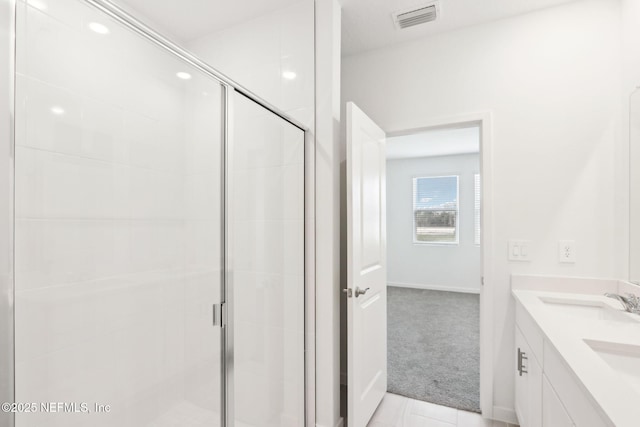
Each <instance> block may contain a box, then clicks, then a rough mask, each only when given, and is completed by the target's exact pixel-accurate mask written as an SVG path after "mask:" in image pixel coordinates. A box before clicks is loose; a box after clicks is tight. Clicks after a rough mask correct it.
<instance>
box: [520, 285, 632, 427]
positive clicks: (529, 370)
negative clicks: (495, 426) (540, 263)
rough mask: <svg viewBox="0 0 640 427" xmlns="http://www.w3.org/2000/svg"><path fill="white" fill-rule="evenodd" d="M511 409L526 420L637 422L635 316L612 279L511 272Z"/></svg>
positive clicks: (556, 426) (582, 426)
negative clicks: (625, 306)
mask: <svg viewBox="0 0 640 427" xmlns="http://www.w3.org/2000/svg"><path fill="white" fill-rule="evenodd" d="M511 289H512V294H513V296H514V298H515V301H516V305H515V307H516V308H515V310H516V313H515V319H516V328H515V348H514V350H513V352H514V357H515V359H516V364H515V366H516V370H515V409H516V414H517V416H518V420H519V422H520V425H521V426H523V427H541V426H543V427H565V426H567V427H571V426H577V427H600V426H616V427H626V426H628V427H632V426H633V427H637V426H638V425H640V315H638V314H631V313H628V312H626V311H624V309H623V306H622V304H621V303H620V302H619V301H617V300H615V299H612V298H607V297H606V296H604V294H605V293H612V294H621V295H624V294H627V293H634V294H636V295H638V294H640V287H639V286H637V285H633V284H630V283H627V282H621V281H616V280H600V279H582V278H560V277H543V276H512V278H511Z"/></svg>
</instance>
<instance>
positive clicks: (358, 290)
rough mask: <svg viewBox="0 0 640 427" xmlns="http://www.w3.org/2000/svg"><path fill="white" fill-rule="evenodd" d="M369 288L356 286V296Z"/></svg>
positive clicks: (364, 292)
mask: <svg viewBox="0 0 640 427" xmlns="http://www.w3.org/2000/svg"><path fill="white" fill-rule="evenodd" d="M369 289H370V288H365V289H360V288H359V287H357V286H356V298H358V297H359V296H360V295H364V294H366V293H367V291H368V290H369Z"/></svg>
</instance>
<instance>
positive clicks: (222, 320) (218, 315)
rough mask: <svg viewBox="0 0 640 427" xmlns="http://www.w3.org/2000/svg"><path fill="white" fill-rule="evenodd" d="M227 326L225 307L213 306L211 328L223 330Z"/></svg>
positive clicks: (222, 304) (222, 305)
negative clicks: (218, 327)
mask: <svg viewBox="0 0 640 427" xmlns="http://www.w3.org/2000/svg"><path fill="white" fill-rule="evenodd" d="M226 324H227V307H226V305H225V303H223V302H221V303H220V304H213V326H220V327H221V328H224V327H225V326H226Z"/></svg>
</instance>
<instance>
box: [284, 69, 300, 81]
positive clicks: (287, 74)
mask: <svg viewBox="0 0 640 427" xmlns="http://www.w3.org/2000/svg"><path fill="white" fill-rule="evenodd" d="M282 77H284V78H285V79H287V80H293V79H295V78H296V77H297V74H296V73H294V72H293V71H283V72H282Z"/></svg>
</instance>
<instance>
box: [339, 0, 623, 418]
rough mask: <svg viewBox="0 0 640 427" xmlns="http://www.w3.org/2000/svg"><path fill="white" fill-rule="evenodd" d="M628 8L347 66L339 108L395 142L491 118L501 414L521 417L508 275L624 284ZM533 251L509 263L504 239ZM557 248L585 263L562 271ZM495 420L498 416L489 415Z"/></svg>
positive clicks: (433, 43) (604, 6) (541, 18)
mask: <svg viewBox="0 0 640 427" xmlns="http://www.w3.org/2000/svg"><path fill="white" fill-rule="evenodd" d="M620 64H621V55H620V4H619V2H614V1H608V0H586V1H578V2H574V3H569V4H567V5H564V6H559V7H556V8H551V9H546V10H542V11H538V12H534V13H530V14H527V15H521V16H517V17H514V18H510V19H505V20H500V21H495V22H491V23H488V24H485V25H479V26H474V27H469V28H465V29H461V30H458V31H453V32H448V33H444V34H441V35H437V36H433V37H430V38H426V39H423V40H419V41H416V42H412V43H407V44H403V45H398V46H394V47H392V48H386V49H381V50H376V51H372V52H368V53H364V54H361V55H357V56H352V57H347V58H343V74H342V76H343V80H342V87H343V92H342V100H343V102H346V101H354V102H355V103H356V104H358V105H359V106H360V107H361V108H362V109H363V110H364V111H365V112H366V113H367V114H369V115H370V116H371V117H372V118H373V119H374V120H375V121H376V122H377V123H378V124H379V125H381V126H382V128H383V129H385V130H386V131H388V132H392V131H399V130H403V129H411V128H419V127H421V126H424V124H425V123H426V122H429V121H431V120H440V119H442V118H446V117H450V116H457V115H460V114H465V113H476V112H491V113H492V119H493V129H492V131H493V132H492V135H493V141H492V144H493V150H494V151H493V177H494V182H493V188H492V189H493V195H494V197H493V200H492V203H493V207H494V210H493V212H494V217H493V223H494V224H495V230H494V231H493V239H494V246H493V248H491V253H487V254H485V256H488V257H490V259H491V269H492V272H491V273H492V276H493V280H492V281H491V282H488V283H486V286H487V287H489V286H490V287H492V290H493V295H494V300H493V306H494V310H493V313H492V315H493V336H494V344H493V345H494V349H493V351H494V354H495V357H494V361H493V366H496V367H500V369H496V370H495V372H494V378H493V383H494V393H493V396H492V397H493V403H494V411H493V412H494V415H496V416H500V417H502V418H511V417H513V416H514V414H513V412H512V411H511V409H512V408H513V378H512V377H513V375H512V372H513V369H511V367H512V366H513V360H514V358H513V355H512V347H513V333H514V332H513V322H514V319H513V301H512V298H511V295H510V285H509V276H510V274H511V273H542V274H558V275H572V276H595V277H617V276H620V274H621V271H620V269H619V267H617V264H616V259H617V258H619V257H620V256H624V253H623V251H622V250H621V248H619V247H618V244H617V240H616V234H615V233H614V229H613V225H612V224H615V223H616V221H619V219H620V217H621V215H620V213H619V212H618V211H617V210H616V206H615V204H614V202H615V196H614V193H615V191H616V181H615V180H614V176H615V167H616V165H617V164H616V162H615V160H616V156H617V153H616V150H617V147H618V145H617V144H618V142H619V141H618V138H619V137H620V121H621V119H620V117H621V112H620V86H621V81H620V76H621V65H620ZM511 238H519V239H527V240H530V241H531V252H530V253H531V259H532V261H531V262H527V263H510V262H509V261H508V260H507V240H508V239H511ZM560 239H572V240H575V241H576V249H577V262H576V263H575V264H559V263H558V262H557V244H558V240H560ZM488 415H490V414H488Z"/></svg>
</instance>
